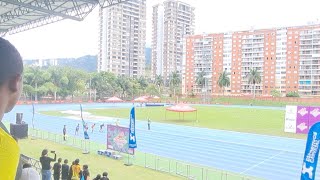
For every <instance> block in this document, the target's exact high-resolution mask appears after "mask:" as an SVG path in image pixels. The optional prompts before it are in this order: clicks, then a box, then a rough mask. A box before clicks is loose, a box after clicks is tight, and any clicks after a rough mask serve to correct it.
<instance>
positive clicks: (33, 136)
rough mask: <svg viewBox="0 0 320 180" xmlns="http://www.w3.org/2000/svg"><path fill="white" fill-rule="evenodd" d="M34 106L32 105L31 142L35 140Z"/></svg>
mask: <svg viewBox="0 0 320 180" xmlns="http://www.w3.org/2000/svg"><path fill="white" fill-rule="evenodd" d="M34 113H35V112H34V104H33V103H32V133H31V140H35V139H36V137H35V135H34V133H35V129H34Z"/></svg>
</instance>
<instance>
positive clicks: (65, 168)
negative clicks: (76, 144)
mask: <svg viewBox="0 0 320 180" xmlns="http://www.w3.org/2000/svg"><path fill="white" fill-rule="evenodd" d="M68 176H69V165H68V159H65V160H64V164H62V168H61V179H62V180H67V179H68Z"/></svg>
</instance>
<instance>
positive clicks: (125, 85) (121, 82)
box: [116, 76, 132, 98]
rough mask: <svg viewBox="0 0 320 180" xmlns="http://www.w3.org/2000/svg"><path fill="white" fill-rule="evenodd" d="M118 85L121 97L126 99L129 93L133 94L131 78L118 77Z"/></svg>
mask: <svg viewBox="0 0 320 180" xmlns="http://www.w3.org/2000/svg"><path fill="white" fill-rule="evenodd" d="M116 83H117V85H118V86H119V88H120V91H121V97H122V98H125V97H126V96H127V93H128V92H132V90H131V89H132V84H130V81H129V78H128V77H126V76H118V77H117V79H116Z"/></svg>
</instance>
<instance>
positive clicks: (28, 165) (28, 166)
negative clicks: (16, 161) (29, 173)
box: [22, 163, 31, 169]
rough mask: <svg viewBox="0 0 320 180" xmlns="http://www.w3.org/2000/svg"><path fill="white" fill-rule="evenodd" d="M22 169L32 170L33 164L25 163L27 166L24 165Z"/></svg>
mask: <svg viewBox="0 0 320 180" xmlns="http://www.w3.org/2000/svg"><path fill="white" fill-rule="evenodd" d="M22 168H23V169H25V168H31V164H29V163H25V164H23V166H22Z"/></svg>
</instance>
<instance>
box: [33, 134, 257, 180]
mask: <svg viewBox="0 0 320 180" xmlns="http://www.w3.org/2000/svg"><path fill="white" fill-rule="evenodd" d="M29 135H30V136H31V138H39V139H43V140H49V141H53V142H55V143H59V144H62V145H68V146H72V147H75V148H79V149H82V150H83V151H91V152H97V151H98V150H102V149H106V145H105V144H99V143H96V142H92V141H88V140H84V139H81V138H78V137H74V136H68V137H67V138H66V141H64V139H63V135H60V134H55V133H51V132H47V131H42V130H38V129H30V130H29ZM122 156H123V157H124V158H123V161H125V163H127V164H134V165H138V166H142V167H145V168H149V169H153V170H155V171H160V172H164V173H168V174H172V175H177V176H182V177H185V178H186V179H190V180H191V179H192V180H258V179H257V178H253V177H248V176H243V175H239V174H235V173H231V172H226V171H222V170H215V169H212V168H208V167H201V166H197V165H192V164H189V163H185V162H181V161H177V160H174V159H169V158H165V157H161V156H157V155H154V154H150V153H142V152H136V153H135V155H134V156H128V155H126V154H122Z"/></svg>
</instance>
